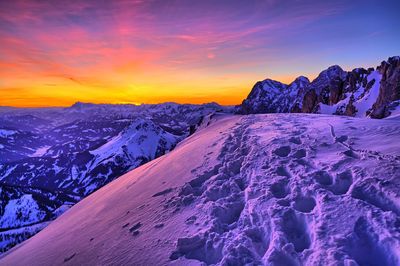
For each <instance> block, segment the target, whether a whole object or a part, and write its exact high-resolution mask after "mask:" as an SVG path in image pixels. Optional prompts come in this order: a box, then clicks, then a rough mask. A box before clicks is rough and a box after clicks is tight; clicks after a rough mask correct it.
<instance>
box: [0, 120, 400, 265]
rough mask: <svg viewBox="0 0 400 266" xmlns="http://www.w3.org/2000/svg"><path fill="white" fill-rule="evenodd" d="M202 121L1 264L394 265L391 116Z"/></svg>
mask: <svg viewBox="0 0 400 266" xmlns="http://www.w3.org/2000/svg"><path fill="white" fill-rule="evenodd" d="M210 121H211V123H210V124H209V126H208V127H203V128H202V129H200V130H198V131H197V132H196V133H195V134H193V135H192V136H190V137H188V138H187V139H185V140H184V141H182V142H181V143H179V144H178V146H177V147H176V148H175V149H174V150H173V151H171V152H170V153H168V154H166V155H164V156H161V157H159V158H158V159H155V160H153V161H151V162H149V163H147V164H145V165H143V166H141V167H138V168H136V169H135V170H133V171H131V172H129V173H127V174H125V175H123V176H122V177H120V178H118V179H116V180H114V181H113V182H111V183H109V184H108V185H106V186H104V187H102V188H101V189H99V190H97V191H96V192H94V193H92V194H91V195H89V196H88V197H86V198H85V199H83V200H82V201H80V202H79V203H77V204H76V205H74V206H73V207H72V208H70V209H69V210H68V211H66V212H65V213H64V214H63V215H61V216H60V217H59V218H58V219H56V220H55V221H54V222H52V223H51V224H50V225H49V226H48V227H46V228H45V229H44V230H42V231H41V232H40V233H38V234H37V235H35V236H33V237H32V238H30V239H29V240H27V241H26V242H24V243H23V244H22V245H20V246H18V247H16V248H14V249H12V250H10V251H9V252H8V253H6V254H4V256H3V257H1V259H0V265H61V264H62V265H82V264H85V265H211V264H214V265H245V264H246V265H399V263H400V216H399V215H400V205H399V202H400V190H399V188H400V156H399V154H400V146H399V145H398V140H399V139H400V120H399V117H394V118H389V119H381V120H371V119H365V118H352V117H345V116H330V115H315V114H268V115H248V116H234V115H223V116H221V115H220V116H214V117H213V118H212V119H211V120H210ZM183 162H184V163H183Z"/></svg>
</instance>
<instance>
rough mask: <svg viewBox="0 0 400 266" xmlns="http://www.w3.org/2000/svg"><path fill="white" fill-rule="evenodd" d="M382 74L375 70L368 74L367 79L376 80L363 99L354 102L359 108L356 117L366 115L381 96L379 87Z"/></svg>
mask: <svg viewBox="0 0 400 266" xmlns="http://www.w3.org/2000/svg"><path fill="white" fill-rule="evenodd" d="M381 78H382V75H381V74H380V73H379V71H373V72H372V73H371V74H369V75H368V77H367V81H368V82H370V81H371V80H375V82H374V85H373V86H372V88H371V89H370V90H369V91H368V92H367V93H366V94H365V95H364V97H362V98H361V99H359V100H357V101H356V102H354V106H355V107H356V109H357V114H356V117H365V116H366V112H367V111H368V110H369V109H370V108H371V107H372V105H373V104H374V103H375V102H376V100H377V99H378V96H379V87H380V83H381Z"/></svg>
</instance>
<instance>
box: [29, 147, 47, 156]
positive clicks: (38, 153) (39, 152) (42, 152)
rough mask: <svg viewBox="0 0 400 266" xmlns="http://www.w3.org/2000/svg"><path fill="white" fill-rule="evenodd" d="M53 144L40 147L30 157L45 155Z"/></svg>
mask: <svg viewBox="0 0 400 266" xmlns="http://www.w3.org/2000/svg"><path fill="white" fill-rule="evenodd" d="M50 148H51V146H43V147H40V148H38V149H37V150H36V151H35V152H34V153H33V154H32V155H31V156H30V157H42V156H43V155H45V153H46V152H47V150H48V149H50Z"/></svg>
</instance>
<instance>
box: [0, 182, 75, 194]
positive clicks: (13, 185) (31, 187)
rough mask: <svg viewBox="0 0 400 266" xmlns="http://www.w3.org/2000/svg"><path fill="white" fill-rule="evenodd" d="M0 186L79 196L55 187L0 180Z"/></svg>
mask: <svg viewBox="0 0 400 266" xmlns="http://www.w3.org/2000/svg"><path fill="white" fill-rule="evenodd" d="M0 186H7V187H12V188H20V189H27V190H30V189H31V190H36V189H37V190H42V191H46V192H50V193H57V194H62V195H67V196H77V197H80V196H79V195H78V194H74V193H73V192H72V193H69V192H65V191H63V190H57V189H49V188H44V187H39V186H23V185H15V184H10V183H7V182H3V181H0Z"/></svg>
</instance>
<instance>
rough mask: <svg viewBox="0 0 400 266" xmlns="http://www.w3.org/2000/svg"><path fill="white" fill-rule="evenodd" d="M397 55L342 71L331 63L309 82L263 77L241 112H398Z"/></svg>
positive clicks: (399, 63) (399, 69)
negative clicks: (278, 80)
mask: <svg viewBox="0 0 400 266" xmlns="http://www.w3.org/2000/svg"><path fill="white" fill-rule="evenodd" d="M399 106H400V57H398V56H396V57H390V58H389V59H388V60H387V61H383V62H382V63H381V64H380V66H378V67H377V68H376V69H374V68H368V69H364V68H356V69H354V70H352V71H350V72H346V71H344V70H343V69H341V68H340V67H339V66H337V65H335V66H331V67H329V68H328V69H326V70H324V71H322V72H321V73H320V74H319V75H318V77H317V78H316V79H314V80H313V81H312V82H309V81H308V79H307V78H305V77H299V78H297V79H296V80H295V81H294V82H292V83H291V84H289V85H287V84H283V83H280V82H277V81H274V80H270V79H266V80H264V81H259V82H257V83H256V84H255V85H254V87H253V89H252V90H251V92H250V94H249V95H248V97H247V98H246V99H245V100H244V101H243V103H242V104H241V105H239V106H237V107H236V112H237V113H241V114H257V113H288V112H292V113H321V114H338V115H347V116H356V117H371V118H384V117H387V116H390V115H393V114H396V113H399V112H400V107H399Z"/></svg>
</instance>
